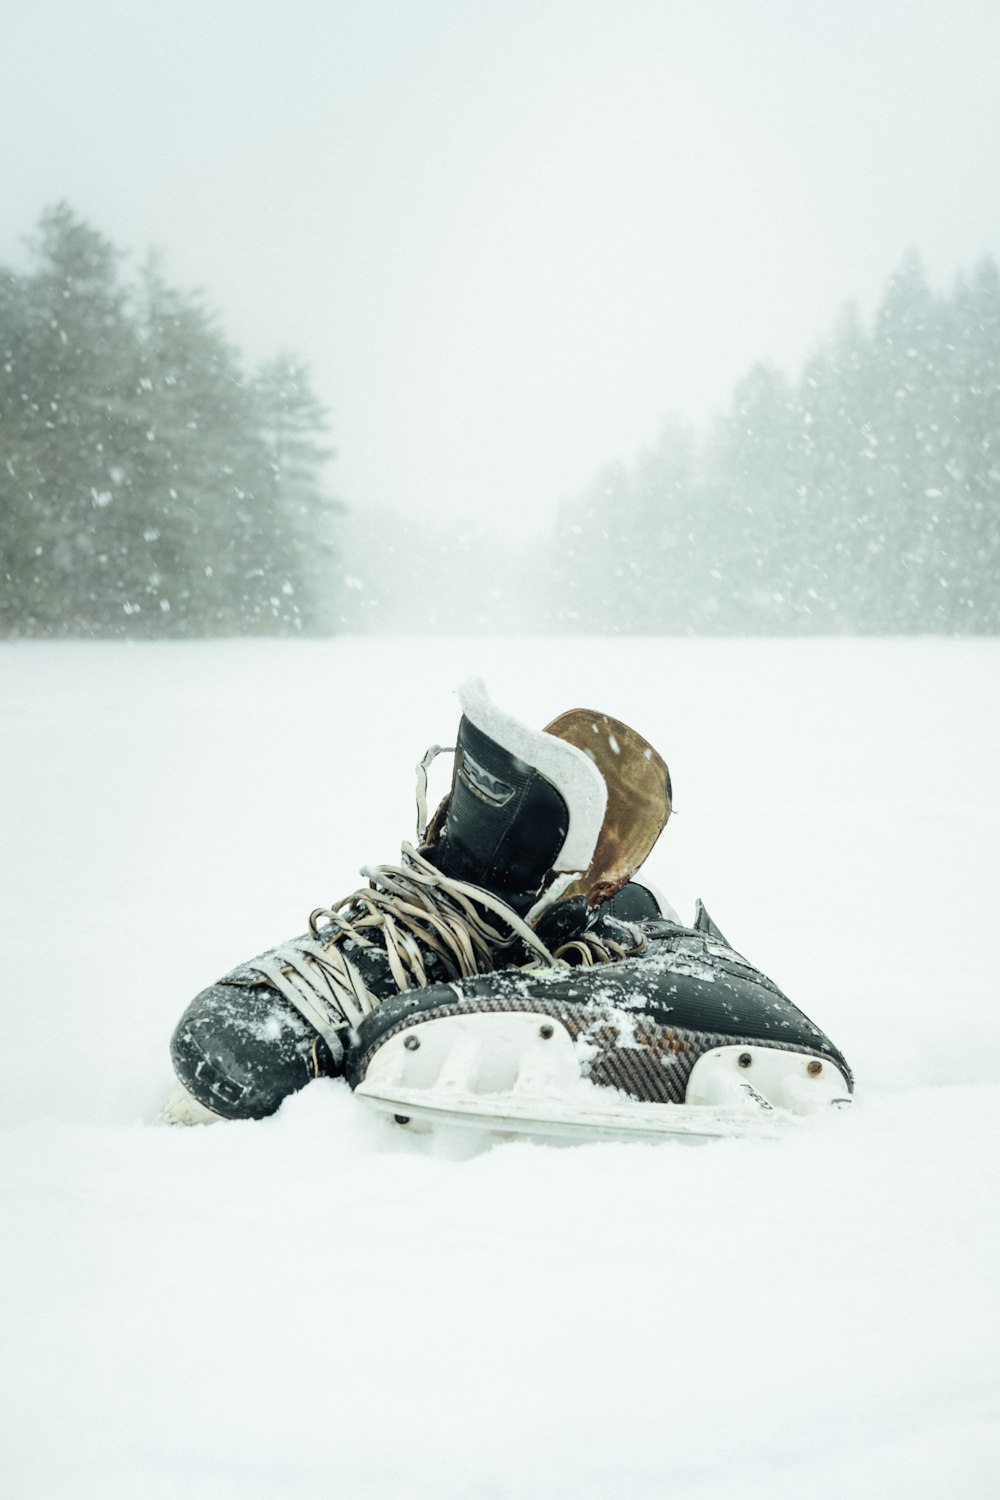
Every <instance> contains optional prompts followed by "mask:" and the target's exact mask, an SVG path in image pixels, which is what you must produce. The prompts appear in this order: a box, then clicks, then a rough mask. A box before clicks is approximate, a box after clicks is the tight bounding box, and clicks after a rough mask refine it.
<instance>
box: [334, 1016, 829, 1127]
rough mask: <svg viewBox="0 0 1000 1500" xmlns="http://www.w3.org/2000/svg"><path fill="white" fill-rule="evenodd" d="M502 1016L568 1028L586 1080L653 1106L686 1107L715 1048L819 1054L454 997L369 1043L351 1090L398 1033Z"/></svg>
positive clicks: (748, 1039)
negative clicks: (452, 1019) (461, 1018)
mask: <svg viewBox="0 0 1000 1500" xmlns="http://www.w3.org/2000/svg"><path fill="white" fill-rule="evenodd" d="M500 1011H520V1012H525V1011H531V1012H533V1013H537V1014H539V1015H545V1016H551V1017H552V1019H553V1020H556V1021H559V1022H561V1023H562V1025H563V1026H565V1027H566V1030H567V1031H568V1032H569V1034H570V1036H571V1037H572V1038H573V1041H574V1042H576V1043H577V1044H578V1046H579V1049H580V1071H581V1073H582V1075H583V1076H584V1077H585V1078H589V1079H590V1080H591V1082H592V1083H596V1084H599V1085H601V1086H602V1087H604V1088H618V1089H622V1090H624V1092H625V1093H627V1094H630V1095H631V1097H632V1098H633V1099H639V1100H642V1101H643V1102H647V1103H653V1104H683V1102H684V1095H685V1093H686V1091H687V1084H688V1079H689V1078H690V1076H691V1070H692V1068H693V1067H694V1065H695V1063H696V1062H697V1061H698V1059H699V1057H701V1056H702V1054H703V1053H705V1052H711V1051H712V1050H713V1049H714V1048H716V1047H724V1046H733V1045H736V1046H754V1047H774V1048H776V1049H779V1050H783V1051H786V1052H799V1053H801V1054H802V1055H803V1056H807V1057H808V1056H812V1055H814V1052H813V1049H810V1048H808V1047H799V1046H789V1045H788V1044H787V1043H782V1042H777V1041H770V1040H765V1039H762V1038H760V1037H755V1036H733V1035H726V1036H723V1035H722V1034H721V1033H718V1032H709V1031H691V1030H689V1029H688V1028H686V1027H679V1026H658V1025H656V1024H655V1022H651V1021H646V1020H643V1019H641V1018H636V1017H635V1016H633V1015H630V1014H628V1013H627V1012H624V1011H621V1010H619V1009H616V1008H615V1007H613V1006H596V1007H595V1006H590V1005H580V1004H566V1003H563V1004H559V1003H558V1002H557V1001H554V1000H549V999H546V998H545V997H544V996H540V995H537V994H536V995H528V996H517V995H508V996H506V997H504V998H503V999H500V998H490V997H489V996H482V995H477V996H473V997H467V998H462V999H457V998H456V997H455V994H454V991H452V992H451V999H450V1002H448V1001H443V1002H442V1004H440V1005H436V1006H433V1007H431V1008H429V1009H426V1010H424V1009H421V1010H419V1011H417V1012H411V1013H410V1014H408V1015H406V1016H403V1017H401V1018H400V1019H399V1020H398V1021H397V1022H396V1023H395V1024H394V1025H392V1026H389V1027H387V1028H386V1029H385V1030H383V1031H381V1032H380V1033H379V1035H378V1036H377V1038H376V1039H375V1040H374V1041H373V1042H371V1044H370V1045H368V1046H367V1047H365V1046H364V1045H362V1047H361V1048H359V1049H358V1050H357V1051H356V1052H355V1053H354V1054H352V1056H351V1058H350V1061H349V1065H348V1079H349V1082H350V1084H351V1086H352V1088H353V1087H355V1086H356V1085H357V1084H358V1083H360V1082H361V1081H362V1080H363V1079H364V1076H365V1074H366V1072H367V1070H368V1064H369V1062H370V1061H371V1059H372V1057H373V1056H374V1055H375V1053H376V1052H377V1051H378V1050H379V1049H380V1048H381V1047H382V1046H383V1045H384V1044H385V1043H386V1042H388V1041H389V1040H390V1039H391V1038H392V1037H394V1036H397V1035H398V1034H399V1032H401V1031H406V1030H408V1029H409V1028H410V1027H411V1026H413V1025H416V1024H419V1023H420V1022H421V1021H436V1020H440V1019H442V1018H443V1017H445V1016H456V1015H482V1014H496V1013H497V1012H500Z"/></svg>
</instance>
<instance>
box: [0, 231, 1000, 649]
mask: <svg viewBox="0 0 1000 1500" xmlns="http://www.w3.org/2000/svg"><path fill="white" fill-rule="evenodd" d="M123 263H124V257H123V256H122V255H121V254H120V252H119V251H118V250H116V249H115V247H114V246H112V245H111V244H110V243H109V242H108V241H107V240H106V239H105V238H104V237H103V236H102V235H101V234H100V233H99V232H98V231H97V230H95V229H93V228H92V227H91V226H89V225H88V224H86V223H84V222H82V221H81V220H80V219H79V218H78V217H76V216H75V214H74V213H73V212H72V210H71V209H69V208H68V207H67V206H65V205H59V206H58V207H55V208H53V209H50V210H49V211H47V212H46V213H45V214H44V215H43V216H42V219H41V222H40V224H39V226H38V230H37V234H36V236H35V238H34V240H33V242H32V253H31V261H30V266H29V269H28V271H27V272H23V273H17V272H15V271H12V270H7V269H4V268H2V267H0V636H7V637H18V636H51V635H70V636H81V635H82V636H119V635H134V636H140V637H143V636H144V637H160V636H181V637H194V636H207V635H231V634H240V633H292V632H301V631H307V632H311V633H332V632H333V631H336V630H339V629H349V630H371V629H379V628H393V627H394V626H395V624H396V622H397V619H398V618H401V619H403V620H404V621H405V628H408V629H411V630H412V628H413V616H412V613H411V612H410V610H409V607H408V605H407V608H406V610H405V611H404V613H403V615H402V616H400V615H399V609H400V600H401V599H404V600H409V599H410V597H411V590H410V588H409V587H408V586H407V585H406V582H405V580H406V578H409V579H412V578H413V576H414V573H415V571H416V572H419V571H421V560H422V552H421V548H423V553H424V554H426V557H427V559H430V557H431V554H432V553H433V554H435V566H436V568H437V570H438V572H439V573H442V572H444V573H447V574H448V576H449V579H450V582H449V586H448V588H447V589H442V590H440V591H436V592H435V594H434V597H433V598H432V599H430V600H428V599H426V598H425V600H424V602H425V604H426V605H427V610H426V612H425V613H426V619H425V622H424V623H425V627H426V628H429V629H431V630H445V631H462V630H469V631H477V630H483V629H496V630H504V629H514V630H521V631H523V630H549V631H553V632H572V631H575V630H583V631H585V632H590V633H595V632H596V633H600V632H611V633H630V634H646V633H651V634H873V633H874V634H902V633H915V632H921V633H937V634H969V633H995V632H997V631H998V630H1000V272H998V269H997V266H996V264H995V263H994V261H993V260H991V259H986V260H984V261H983V262H982V263H981V264H980V265H979V266H978V267H977V268H976V269H975V270H974V271H972V272H971V273H970V274H968V275H963V276H961V277H959V278H958V280H957V282H956V283H955V285H954V287H953V288H952V290H951V292H950V294H948V295H938V294H936V293H934V292H933V291H932V290H931V289H930V288H929V286H928V284H927V281H926V278H925V276H924V274H923V271H922V269H921V265H920V262H919V259H918V257H917V256H916V255H915V254H911V255H908V256H907V257H906V258H905V259H904V261H903V264H902V265H901V266H900V268H899V270H898V271H897V272H896V273H895V275H893V276H892V277H891V278H890V280H889V282H888V285H887V288H886V291H885V294H884V296H883V298H882V301H881V303H880V305H879V306H878V308H877V309H876V311H875V314H874V316H873V317H872V319H871V320H870V326H865V323H864V321H863V320H862V318H861V316H860V314H859V313H858V311H857V309H856V308H854V307H851V306H848V307H847V308H845V309H844V310H843V311H842V313H841V314H840V316H839V318H838V320H837V322H836V324H835V326H834V328H833V330H832V331H831V333H830V335H829V337H828V338H827V339H826V340H825V341H824V342H823V344H822V345H821V346H820V347H819V348H818V349H816V350H815V351H814V353H813V354H812V356H811V357H810V358H809V359H808V360H807V362H806V363H805V366H804V368H803V369H802V370H801V372H800V373H799V374H798V375H797V377H790V376H788V375H787V374H786V373H784V372H783V371H782V370H780V369H777V368H775V367H772V366H769V365H764V364H761V365H758V366H756V367H755V368H754V369H752V370H751V371H749V373H748V374H747V375H746V376H745V378H744V379H743V380H742V381H741V382H740V383H739V385H738V387H737V389H736V391H735V392H734V394H733V397H732V400H731V403H730V405H729V408H728V410H726V411H725V412H723V413H721V414H720V415H719V416H718V417H717V419H716V420H715V421H714V423H712V424H711V425H710V427H709V428H708V429H707V430H706V431H704V432H697V431H696V430H695V429H693V428H691V427H688V426H685V425H684V424H682V423H680V422H677V421H671V422H668V423H667V424H666V425H665V426H664V428H663V431H662V433H661V435H660V438H659V441H658V442H657V444H656V445H655V446H654V447H652V448H651V449H650V450H649V451H647V452H645V453H643V454H642V455H641V456H640V457H639V459H638V460H637V461H636V462H635V463H634V464H631V465H625V464H621V463H618V464H614V465H612V466H610V467H609V468H608V469H607V470H606V471H605V472H604V473H602V474H601V475H599V476H598V477H597V478H596V479H595V481H594V482H593V484H592V485H591V486H590V488H589V489H588V490H587V492H586V493H585V494H583V495H581V496H578V497H576V498H575V499H574V500H572V502H566V503H564V504H563V506H562V507H561V509H560V511H559V513H558V516H557V520H556V524H555V526H554V528H553V531H552V535H551V537H550V538H549V539H548V540H547V541H544V542H541V543H538V544H537V545H535V546H534V547H527V546H517V547H511V548H510V549H509V550H508V551H506V552H505V551H504V549H503V548H502V547H500V546H498V545H497V543H496V542H495V541H493V540H491V539H489V538H482V539H481V540H480V539H477V538H476V536H475V534H474V533H472V534H471V535H470V533H469V532H468V531H466V532H465V533H464V534H463V536H462V538H461V545H460V548H459V550H458V551H456V544H455V543H454V542H453V541H450V540H449V535H448V532H447V530H445V529H442V530H440V531H437V532H435V531H434V530H433V529H429V528H426V527H423V526H416V525H415V524H414V523H413V522H411V521H408V520H406V519H404V518H401V517H397V518H395V519H393V517H392V515H391V513H389V512H386V513H380V514H379V515H378V516H375V517H366V516H364V515H355V514H352V513H351V512H350V511H346V512H345V511H344V508H343V507H342V506H341V505H340V504H339V503H338V502H337V501H336V500H334V499H333V498H332V496H331V494H330V492H329V488H328V481H327V477H326V475H327V468H328V460H329V458H330V457H331V451H330V449H329V447H328V442H327V438H328V418H327V414H326V412H325V411H324V409H323V407H322V406H321V404H320V403H319V401H318V400H317V399H316V397H315V395H314V393H313V391H312V389H311V386H310V379H309V373H308V370H307V368H306V367H305V366H304V365H303V364H302V362H301V361H300V360H298V359H296V358H293V357H290V356H285V355H283V356H279V357H276V358H274V359H273V360H270V361H268V362H267V363H266V364H264V365H263V366H261V367H260V368H258V369H256V370H252V371H248V370H247V369H245V368H244V365H243V362H242V359H241V356H240V355H239V353H238V351H237V350H236V349H235V348H234V347H233V346H232V345H231V344H230V343H229V342H228V341H227V339H226V338H225V337H224V335H223V333H222V332H221V331H220V329H219V327H218V324H217V321H216V319H215V318H214V317H213V315H212V314H211V312H210V311H209V310H207V309H206V307H205V305H204V302H203V300H202V299H201V297H200V296H198V295H195V294H190V293H184V292H180V291H178V290H176V289H175V288H173V287H171V286H170V285H169V284H168V283H167V281H166V280H165V279H164V276H163V273H162V269H161V267H160V265H159V263H158V262H157V260H156V259H155V258H150V259H149V260H148V261H147V263H146V264H145V265H144V266H143V267H142V269H141V270H140V272H139V273H138V274H137V275H136V276H135V277H134V278H132V279H131V280H126V279H125V277H124V275H123ZM394 539H395V541H396V542H398V543H399V545H398V546H395V547H394ZM397 554H398V556H397ZM394 557H395V558H396V561H395V562H394V561H393V559H394ZM449 559H450V560H451V561H450V562H449ZM428 566H430V562H429V561H428ZM404 575H405V576H404ZM483 576H488V577H489V578H490V580H491V589H490V590H489V591H488V594H485V595H484V593H483V591H482V589H481V587H480V585H479V583H478V581H477V580H480V579H481V578H482V577H483ZM463 579H464V580H467V581H468V586H465V585H463V582H462V580H463ZM491 601H492V602H491Z"/></svg>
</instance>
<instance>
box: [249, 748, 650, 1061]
mask: <svg viewBox="0 0 1000 1500" xmlns="http://www.w3.org/2000/svg"><path fill="white" fill-rule="evenodd" d="M442 748H443V747H442V746H440V745H434V746H432V748H431V749H430V750H428V751H427V754H426V755H425V756H424V758H423V760H422V761H421V762H420V765H419V766H418V767H417V837H418V838H422V837H423V835H424V832H425V830H426V828H427V770H428V767H429V766H430V764H431V762H432V761H433V760H434V759H435V757H436V756H437V755H439V754H441V753H442ZM361 874H362V875H364V876H365V877H366V879H367V880H368V885H367V886H362V887H361V888H360V889H359V890H356V891H354V892H353V893H352V894H351V895H350V896H345V897H344V898H343V900H341V901H337V902H335V903H334V904H333V905H332V906H319V907H317V908H316V909H315V910H314V911H313V912H312V913H311V914H310V917H309V935H308V936H307V937H303V938H297V939H293V940H292V941H291V942H288V943H284V944H282V946H281V947H280V948H275V949H274V950H273V951H272V952H271V953H268V954H265V955H264V956H263V957H262V958H259V959H257V960H255V963H254V968H255V969H256V970H257V971H258V972H259V973H260V974H261V975H262V976H263V977H264V978H265V979H266V980H267V982H268V983H269V984H271V985H273V986H274V988H275V989H276V990H277V991H278V992H279V994H281V995H283V996H284V997H285V999H286V1000H288V1001H289V1002H290V1003H291V1004H292V1005H293V1006H294V1007H295V1008H296V1009H297V1010H298V1011H299V1012H300V1014H301V1015H303V1016H304V1017H305V1019H306V1020H307V1021H308V1022H309V1023H310V1024H311V1025H312V1026H313V1027H314V1028H315V1030H316V1031H318V1032H319V1034H320V1036H322V1037H323V1039H324V1040H325V1041H326V1043H327V1045H328V1047H329V1048H330V1050H331V1053H332V1055H333V1056H334V1058H335V1059H339V1057H340V1056H341V1054H342V1052H343V1048H344V1043H343V1040H342V1034H343V1031H344V1029H345V1027H352V1028H353V1027H355V1026H357V1025H358V1024H359V1023H360V1022H361V1020H362V1019H363V1018H364V1017H365V1016H366V1015H368V1013H369V1012H370V1011H372V1010H374V1009H375V1008H376V1007H377V1006H378V1005H379V1004H380V1001H381V997H380V996H378V995H375V994H373V993H372V991H371V990H370V989H369V987H368V986H367V985H366V984H365V982H364V979H363V978H362V976H361V974H360V972H359V970H358V968H357V966H356V965H355V964H353V963H352V962H351V959H350V957H349V955H348V954H347V953H345V952H344V951H343V950H344V947H345V946H346V945H347V944H348V943H352V944H354V945H355V946H356V947H357V948H362V949H364V948H370V949H376V950H378V951H380V952H382V953H384V954H385V956H386V958H387V960H388V963H389V969H390V972H391V974H392V978H393V981H394V983H395V985H396V988H397V990H399V992H400V993H402V992H404V991H406V990H411V989H421V988H423V986H424V985H426V984H427V983H428V974H427V963H428V962H430V961H431V955H436V957H437V958H438V959H439V960H440V964H441V967H442V968H443V969H444V973H445V977H446V979H448V980H458V979H466V978H468V977H470V976H471V975H474V974H488V973H491V972H493V971H495V970H496V969H498V968H508V967H513V965H511V964H510V963H509V959H510V956H511V952H512V950H513V949H514V947H515V945H516V944H517V943H518V942H521V943H523V944H524V946H525V947H526V948H527V950H528V952H529V953H530V954H531V957H530V958H529V961H528V966H529V967H537V966H539V965H540V966H542V967H544V968H550V969H559V968H566V967H568V966H569V965H571V964H572V965H580V966H584V967H590V966H592V965H594V964H609V963H614V962H616V961H617V960H619V959H622V958H628V957H631V956H632V955H633V954H636V953H639V952H641V951H642V949H643V948H645V946H646V939H645V938H644V937H643V935H642V933H641V932H640V930H639V929H638V928H632V927H630V926H629V924H622V925H623V926H624V927H626V928H627V930H628V931H629V932H630V934H631V935H632V937H633V938H634V942H632V944H631V945H625V944H622V943H619V942H617V941H616V940H614V939H611V938H609V937H607V936H604V937H599V936H598V935H597V934H596V933H581V934H579V935H578V936H577V937H575V938H573V939H571V940H570V941H568V942H565V943H563V944H562V945H561V946H560V947H558V948H556V949H555V950H554V951H550V950H549V949H548V948H547V947H546V945H545V943H544V942H543V941H542V940H541V938H540V937H539V936H538V934H537V933H536V932H535V930H534V929H533V928H532V927H531V926H529V924H528V923H527V922H526V921H525V920H524V919H523V918H522V917H519V916H518V914H517V912H515V911H514V910H513V908H511V907H510V906H508V905H507V903H506V902H505V901H501V900H500V898H499V897H498V896H494V895H493V894H492V893H491V892H489V891H486V890H484V889H483V888H482V887H481V886H476V885H469V884H467V883H466V882H465V881H462V880H456V879H454V878H453V877H451V876H449V875H444V874H443V873H442V872H441V871H440V870H439V869H437V867H436V866H435V865H432V864H431V862H430V860H428V859H426V858H425V857H424V855H422V854H420V853H419V852H418V851H417V850H416V849H415V848H414V847H413V845H412V844H410V843H407V842H404V843H403V845H402V848H401V859H400V863H399V864H398V865H374V866H363V867H362V870H361ZM529 915H530V914H529ZM498 960H499V962H498ZM314 1051H315V1049H314ZM314 1063H315V1064H316V1068H317V1071H319V1069H318V1063H316V1059H315V1056H314Z"/></svg>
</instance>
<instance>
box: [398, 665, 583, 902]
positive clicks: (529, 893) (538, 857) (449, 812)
mask: <svg viewBox="0 0 1000 1500" xmlns="http://www.w3.org/2000/svg"><path fill="white" fill-rule="evenodd" d="M459 697H460V701H461V704H462V709H463V716H462V721H461V723H460V725H459V729H458V741H457V744H456V747H455V768H454V773H453V776H452V785H451V793H450V796H449V798H448V800H447V801H446V802H445V803H444V804H443V805H442V807H441V808H440V809H439V810H438V813H437V815H436V817H435V818H434V820H433V822H432V824H431V826H430V828H429V829H428V832H427V839H428V847H427V848H426V849H425V851H424V852H425V853H426V855H427V858H428V859H430V860H431V861H432V863H433V864H434V865H436V866H437V868H438V869H439V870H440V871H441V872H442V874H444V875H448V876H451V877H452V878H454V879H457V880H463V881H466V882H468V883H469V884H471V885H478V886H482V887H484V888H485V889H486V890H488V891H490V892H491V893H492V894H493V895H496V896H499V897H500V899H501V900H503V901H505V902H506V903H507V904H508V906H511V907H513V909H514V910H515V911H516V912H517V913H518V914H519V915H521V916H523V915H524V914H525V913H526V912H528V911H530V910H531V909H532V908H535V909H536V910H537V911H541V910H543V909H544V907H545V905H546V904H548V902H547V899H546V898H549V899H552V900H554V899H555V898H556V897H557V896H558V895H559V894H560V892H561V891H562V889H563V888H564V886H565V884H566V883H567V882H566V880H565V879H564V880H562V881H560V880H559V879H558V877H559V875H563V876H566V875H572V874H580V873H582V872H583V871H585V870H586V869H587V868H588V866H589V864H590V861H591V859H592V857H593V853H594V849H595V846H596V843H597V837H598V833H599V831H600V828H601V823H602V820H603V818H604V813H605V808H606V806H607V789H606V787H605V785H604V781H603V779H602V777H601V773H600V771H599V770H598V768H597V766H596V765H595V764H594V762H593V761H592V760H591V759H590V758H588V756H586V755H585V754H583V752H582V751H581V750H580V749H579V748H577V747H576V746H575V745H573V744H571V743H570V742H569V741H568V740H566V739H558V738H555V737H554V736H552V735H550V734H546V733H545V732H544V731H541V730H536V729H529V728H528V727H527V726H526V725H524V724H521V723H519V722H518V720H516V719H514V718H511V717H510V716H509V715H508V714H505V713H503V712H502V711H501V710H500V709H498V708H497V707H496V705H495V704H494V703H492V702H491V701H490V699H489V697H488V696H487V694H486V690H485V688H484V687H483V685H482V683H480V682H470V683H466V684H465V685H464V686H463V687H462V689H461V690H460V694H459Z"/></svg>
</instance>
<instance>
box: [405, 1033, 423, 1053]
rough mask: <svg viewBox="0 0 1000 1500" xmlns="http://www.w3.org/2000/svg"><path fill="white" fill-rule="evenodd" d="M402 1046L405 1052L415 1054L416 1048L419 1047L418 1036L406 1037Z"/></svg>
mask: <svg viewBox="0 0 1000 1500" xmlns="http://www.w3.org/2000/svg"><path fill="white" fill-rule="evenodd" d="M403 1046H404V1047H405V1048H406V1050H407V1052H416V1050H417V1048H418V1047H419V1046H420V1038H419V1037H418V1036H408V1037H406V1038H405V1039H404V1041H403Z"/></svg>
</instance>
